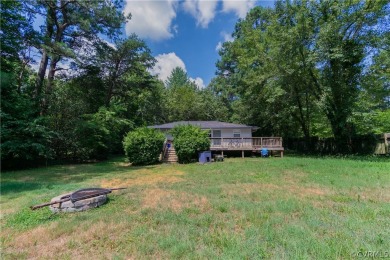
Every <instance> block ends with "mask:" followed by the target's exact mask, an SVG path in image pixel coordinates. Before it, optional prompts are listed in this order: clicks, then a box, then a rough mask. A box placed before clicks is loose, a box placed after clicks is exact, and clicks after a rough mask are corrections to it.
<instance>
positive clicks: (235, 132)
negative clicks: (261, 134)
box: [233, 129, 241, 138]
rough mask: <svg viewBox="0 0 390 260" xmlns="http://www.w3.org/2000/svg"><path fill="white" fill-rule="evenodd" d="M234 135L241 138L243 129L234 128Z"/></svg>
mask: <svg viewBox="0 0 390 260" xmlns="http://www.w3.org/2000/svg"><path fill="white" fill-rule="evenodd" d="M233 137H234V138H240V137H241V130H239V129H235V130H233Z"/></svg>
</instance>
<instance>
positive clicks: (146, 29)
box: [124, 0, 178, 41]
mask: <svg viewBox="0 0 390 260" xmlns="http://www.w3.org/2000/svg"><path fill="white" fill-rule="evenodd" d="M177 4H178V2H177V1H173V0H161V1H139V0H127V1H126V5H125V7H124V13H125V15H128V14H129V13H131V20H130V21H129V22H127V23H126V34H127V35H130V34H131V33H135V34H137V35H138V36H140V37H141V38H148V39H151V40H155V41H159V40H164V39H169V38H172V37H173V33H176V32H177V27H175V25H172V21H173V19H175V17H176V10H175V8H176V6H177Z"/></svg>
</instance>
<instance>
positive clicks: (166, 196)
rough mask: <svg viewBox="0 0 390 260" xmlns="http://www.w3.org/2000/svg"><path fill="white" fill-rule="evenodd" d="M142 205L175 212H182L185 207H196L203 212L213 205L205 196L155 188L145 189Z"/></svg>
mask: <svg viewBox="0 0 390 260" xmlns="http://www.w3.org/2000/svg"><path fill="white" fill-rule="evenodd" d="M142 207H143V208H152V209H171V210H173V211H175V212H181V211H182V210H184V209H185V208H191V207H196V208H197V209H199V210H200V211H201V212H205V211H207V210H209V209H210V208H211V205H210V203H209V201H208V199H207V198H206V197H204V196H197V195H191V194H189V193H186V192H177V191H172V190H164V189H158V188H155V189H146V190H145V191H144V193H143V200H142Z"/></svg>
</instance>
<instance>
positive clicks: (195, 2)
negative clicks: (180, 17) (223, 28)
mask: <svg viewBox="0 0 390 260" xmlns="http://www.w3.org/2000/svg"><path fill="white" fill-rule="evenodd" d="M217 4H218V1H201V0H185V2H184V4H183V7H184V10H185V11H186V12H188V13H190V14H191V15H192V16H193V17H194V18H195V19H196V23H197V25H200V26H201V27H203V28H207V26H208V24H209V23H210V22H211V21H212V20H213V19H214V16H215V13H216V8H217Z"/></svg>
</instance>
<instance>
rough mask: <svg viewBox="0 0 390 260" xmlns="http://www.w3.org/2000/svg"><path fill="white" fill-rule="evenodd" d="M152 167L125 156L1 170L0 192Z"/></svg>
mask: <svg viewBox="0 0 390 260" xmlns="http://www.w3.org/2000/svg"><path fill="white" fill-rule="evenodd" d="M154 167H156V165H151V166H130V165H127V164H126V162H125V159H124V157H120V158H114V159H111V160H108V161H104V162H99V163H87V164H70V165H56V166H48V167H43V168H34V169H31V170H21V171H8V172H4V173H2V176H1V179H2V180H1V183H0V191H1V194H3V195H5V194H10V193H19V192H25V191H32V190H37V189H43V188H45V189H53V187H55V186H59V185H68V184H76V183H80V182H84V181H86V180H89V179H92V178H96V177H104V176H106V177H112V176H114V175H117V174H121V173H129V174H131V172H133V171H136V170H139V169H142V168H148V169H151V168H154Z"/></svg>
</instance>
